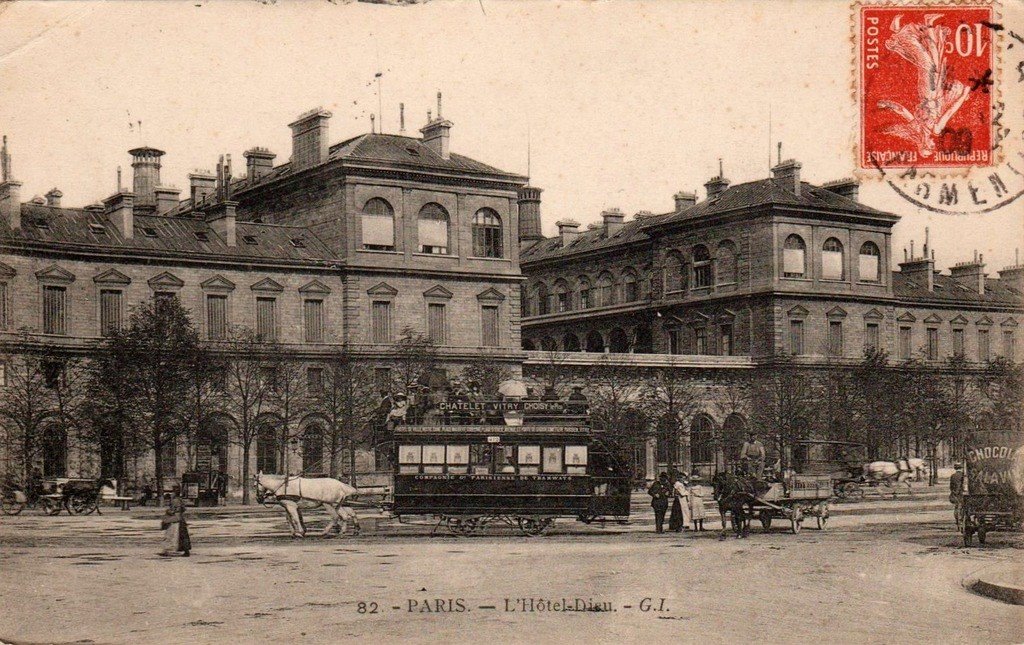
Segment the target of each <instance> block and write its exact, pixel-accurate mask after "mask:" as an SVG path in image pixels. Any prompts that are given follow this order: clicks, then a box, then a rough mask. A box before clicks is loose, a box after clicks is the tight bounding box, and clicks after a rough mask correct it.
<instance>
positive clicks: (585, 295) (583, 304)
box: [580, 287, 593, 309]
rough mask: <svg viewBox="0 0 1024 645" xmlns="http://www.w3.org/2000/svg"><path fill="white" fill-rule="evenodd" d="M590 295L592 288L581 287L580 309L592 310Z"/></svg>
mask: <svg viewBox="0 0 1024 645" xmlns="http://www.w3.org/2000/svg"><path fill="white" fill-rule="evenodd" d="M590 293H591V290H590V287H580V309H590V308H591V307H592V306H593V304H592V303H591V300H592V298H591V296H590Z"/></svg>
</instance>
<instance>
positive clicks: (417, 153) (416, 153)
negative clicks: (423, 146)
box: [405, 146, 420, 157]
mask: <svg viewBox="0 0 1024 645" xmlns="http://www.w3.org/2000/svg"><path fill="white" fill-rule="evenodd" d="M405 151H406V152H408V153H409V154H411V155H412V156H414V157H418V156H420V151H419V150H417V149H416V148H413V147H412V146H409V147H408V148H406V149H405Z"/></svg>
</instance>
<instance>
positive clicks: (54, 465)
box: [40, 426, 68, 477]
mask: <svg viewBox="0 0 1024 645" xmlns="http://www.w3.org/2000/svg"><path fill="white" fill-rule="evenodd" d="M40 439H41V446H40V448H41V449H40V453H41V457H42V459H43V477H66V476H67V474H68V435H67V433H66V432H64V430H62V429H61V428H59V427H57V426H49V427H47V428H46V429H45V430H43V432H42V436H41V437H40Z"/></svg>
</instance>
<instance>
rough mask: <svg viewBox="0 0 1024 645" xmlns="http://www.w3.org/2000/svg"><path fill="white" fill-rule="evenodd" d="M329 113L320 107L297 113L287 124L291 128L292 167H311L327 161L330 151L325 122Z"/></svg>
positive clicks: (299, 168)
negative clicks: (296, 116)
mask: <svg viewBox="0 0 1024 645" xmlns="http://www.w3.org/2000/svg"><path fill="white" fill-rule="evenodd" d="M330 118H331V113H330V112H328V111H327V110H325V109H323V108H322V107H318V108H315V109H313V110H309V111H308V112H304V113H302V114H300V115H299V117H298V118H297V119H295V121H293V122H291V123H289V124H288V127H289V128H291V129H292V167H293V168H294V169H295V170H303V169H305V168H311V167H313V166H316V165H318V164H321V163H323V162H325V161H327V155H328V153H329V152H330V141H329V140H328V128H327V122H328V121H329V120H330Z"/></svg>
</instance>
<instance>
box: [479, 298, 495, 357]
mask: <svg viewBox="0 0 1024 645" xmlns="http://www.w3.org/2000/svg"><path fill="white" fill-rule="evenodd" d="M482 309H483V312H482V314H483V330H482V331H483V333H482V336H483V345H484V347H497V346H498V308H497V307H496V306H493V305H485V306H484V307H483V308H482Z"/></svg>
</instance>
